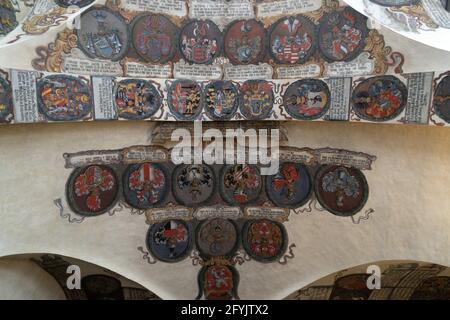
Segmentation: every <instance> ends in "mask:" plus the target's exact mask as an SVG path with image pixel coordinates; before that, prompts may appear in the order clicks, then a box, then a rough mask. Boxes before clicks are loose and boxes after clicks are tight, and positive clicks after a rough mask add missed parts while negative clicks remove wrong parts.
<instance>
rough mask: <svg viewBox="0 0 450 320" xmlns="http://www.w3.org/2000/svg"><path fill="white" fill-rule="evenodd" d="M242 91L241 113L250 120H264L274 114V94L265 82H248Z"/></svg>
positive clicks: (241, 88)
mask: <svg viewBox="0 0 450 320" xmlns="http://www.w3.org/2000/svg"><path fill="white" fill-rule="evenodd" d="M239 90H240V94H239V95H240V108H239V109H240V111H241V113H242V115H243V116H244V117H245V118H246V119H249V120H264V119H266V118H269V117H270V115H271V114H272V108H273V102H274V94H273V90H272V85H271V84H270V83H269V82H267V81H265V80H247V81H245V82H244V83H243V84H242V85H241V87H240V88H239Z"/></svg>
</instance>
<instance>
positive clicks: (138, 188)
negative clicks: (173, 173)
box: [123, 162, 170, 209]
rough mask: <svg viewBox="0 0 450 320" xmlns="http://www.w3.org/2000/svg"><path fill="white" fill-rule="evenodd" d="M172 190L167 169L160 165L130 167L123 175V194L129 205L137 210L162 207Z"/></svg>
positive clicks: (135, 165) (146, 163)
mask: <svg viewBox="0 0 450 320" xmlns="http://www.w3.org/2000/svg"><path fill="white" fill-rule="evenodd" d="M169 190H170V178H169V176H168V174H167V172H166V169H165V168H164V167H163V166H162V165H160V164H158V163H149V162H145V163H138V164H132V165H130V166H128V168H127V169H126V170H125V173H124V175H123V193H124V195H125V200H126V201H127V203H128V204H129V205H130V206H132V207H134V208H137V209H149V208H154V207H156V206H158V205H160V204H161V203H162V202H163V201H164V200H165V198H166V196H167V194H168V192H169Z"/></svg>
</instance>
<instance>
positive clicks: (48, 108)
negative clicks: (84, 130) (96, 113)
mask: <svg viewBox="0 0 450 320" xmlns="http://www.w3.org/2000/svg"><path fill="white" fill-rule="evenodd" d="M37 90H38V103H39V111H40V112H41V113H43V114H44V115H45V116H46V117H47V118H48V119H49V120H52V121H76V120H82V119H84V118H85V117H87V116H88V115H89V114H90V113H91V112H92V103H91V90H90V88H89V85H88V84H87V83H86V82H85V81H84V80H82V79H80V78H77V77H73V76H67V75H57V74H55V75H50V76H47V77H45V78H42V79H41V80H40V81H39V82H38V89H37Z"/></svg>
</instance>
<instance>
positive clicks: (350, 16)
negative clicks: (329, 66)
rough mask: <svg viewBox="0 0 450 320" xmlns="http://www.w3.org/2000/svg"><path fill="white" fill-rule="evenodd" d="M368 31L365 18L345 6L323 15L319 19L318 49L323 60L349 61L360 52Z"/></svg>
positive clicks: (364, 44) (363, 46)
mask: <svg viewBox="0 0 450 320" xmlns="http://www.w3.org/2000/svg"><path fill="white" fill-rule="evenodd" d="M368 33H369V29H368V28H367V18H366V17H365V16H364V15H362V14H360V13H359V12H357V11H356V10H354V9H352V8H350V7H346V8H344V9H342V10H336V11H332V12H330V13H328V14H326V15H324V16H323V17H322V18H321V19H320V21H319V49H320V53H321V55H322V56H323V57H324V58H325V60H327V61H330V62H335V61H350V60H353V59H355V58H356V57H357V56H358V55H359V54H361V53H362V51H363V50H364V48H365V46H366V37H367V35H368Z"/></svg>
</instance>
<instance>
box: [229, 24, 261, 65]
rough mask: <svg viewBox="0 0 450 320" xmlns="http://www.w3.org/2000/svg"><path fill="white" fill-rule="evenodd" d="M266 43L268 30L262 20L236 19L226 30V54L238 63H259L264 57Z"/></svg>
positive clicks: (233, 61) (234, 62) (232, 61)
mask: <svg viewBox="0 0 450 320" xmlns="http://www.w3.org/2000/svg"><path fill="white" fill-rule="evenodd" d="M266 43H267V39H266V30H265V29H264V25H263V24H262V23H261V22H259V21H257V20H254V19H252V20H239V21H235V22H233V23H231V24H230V25H229V26H228V28H227V30H226V32H225V36H224V50H225V55H226V56H227V58H228V59H230V61H231V63H233V64H236V65H246V64H257V63H259V62H261V61H262V60H263V59H264V56H265V53H266Z"/></svg>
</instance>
